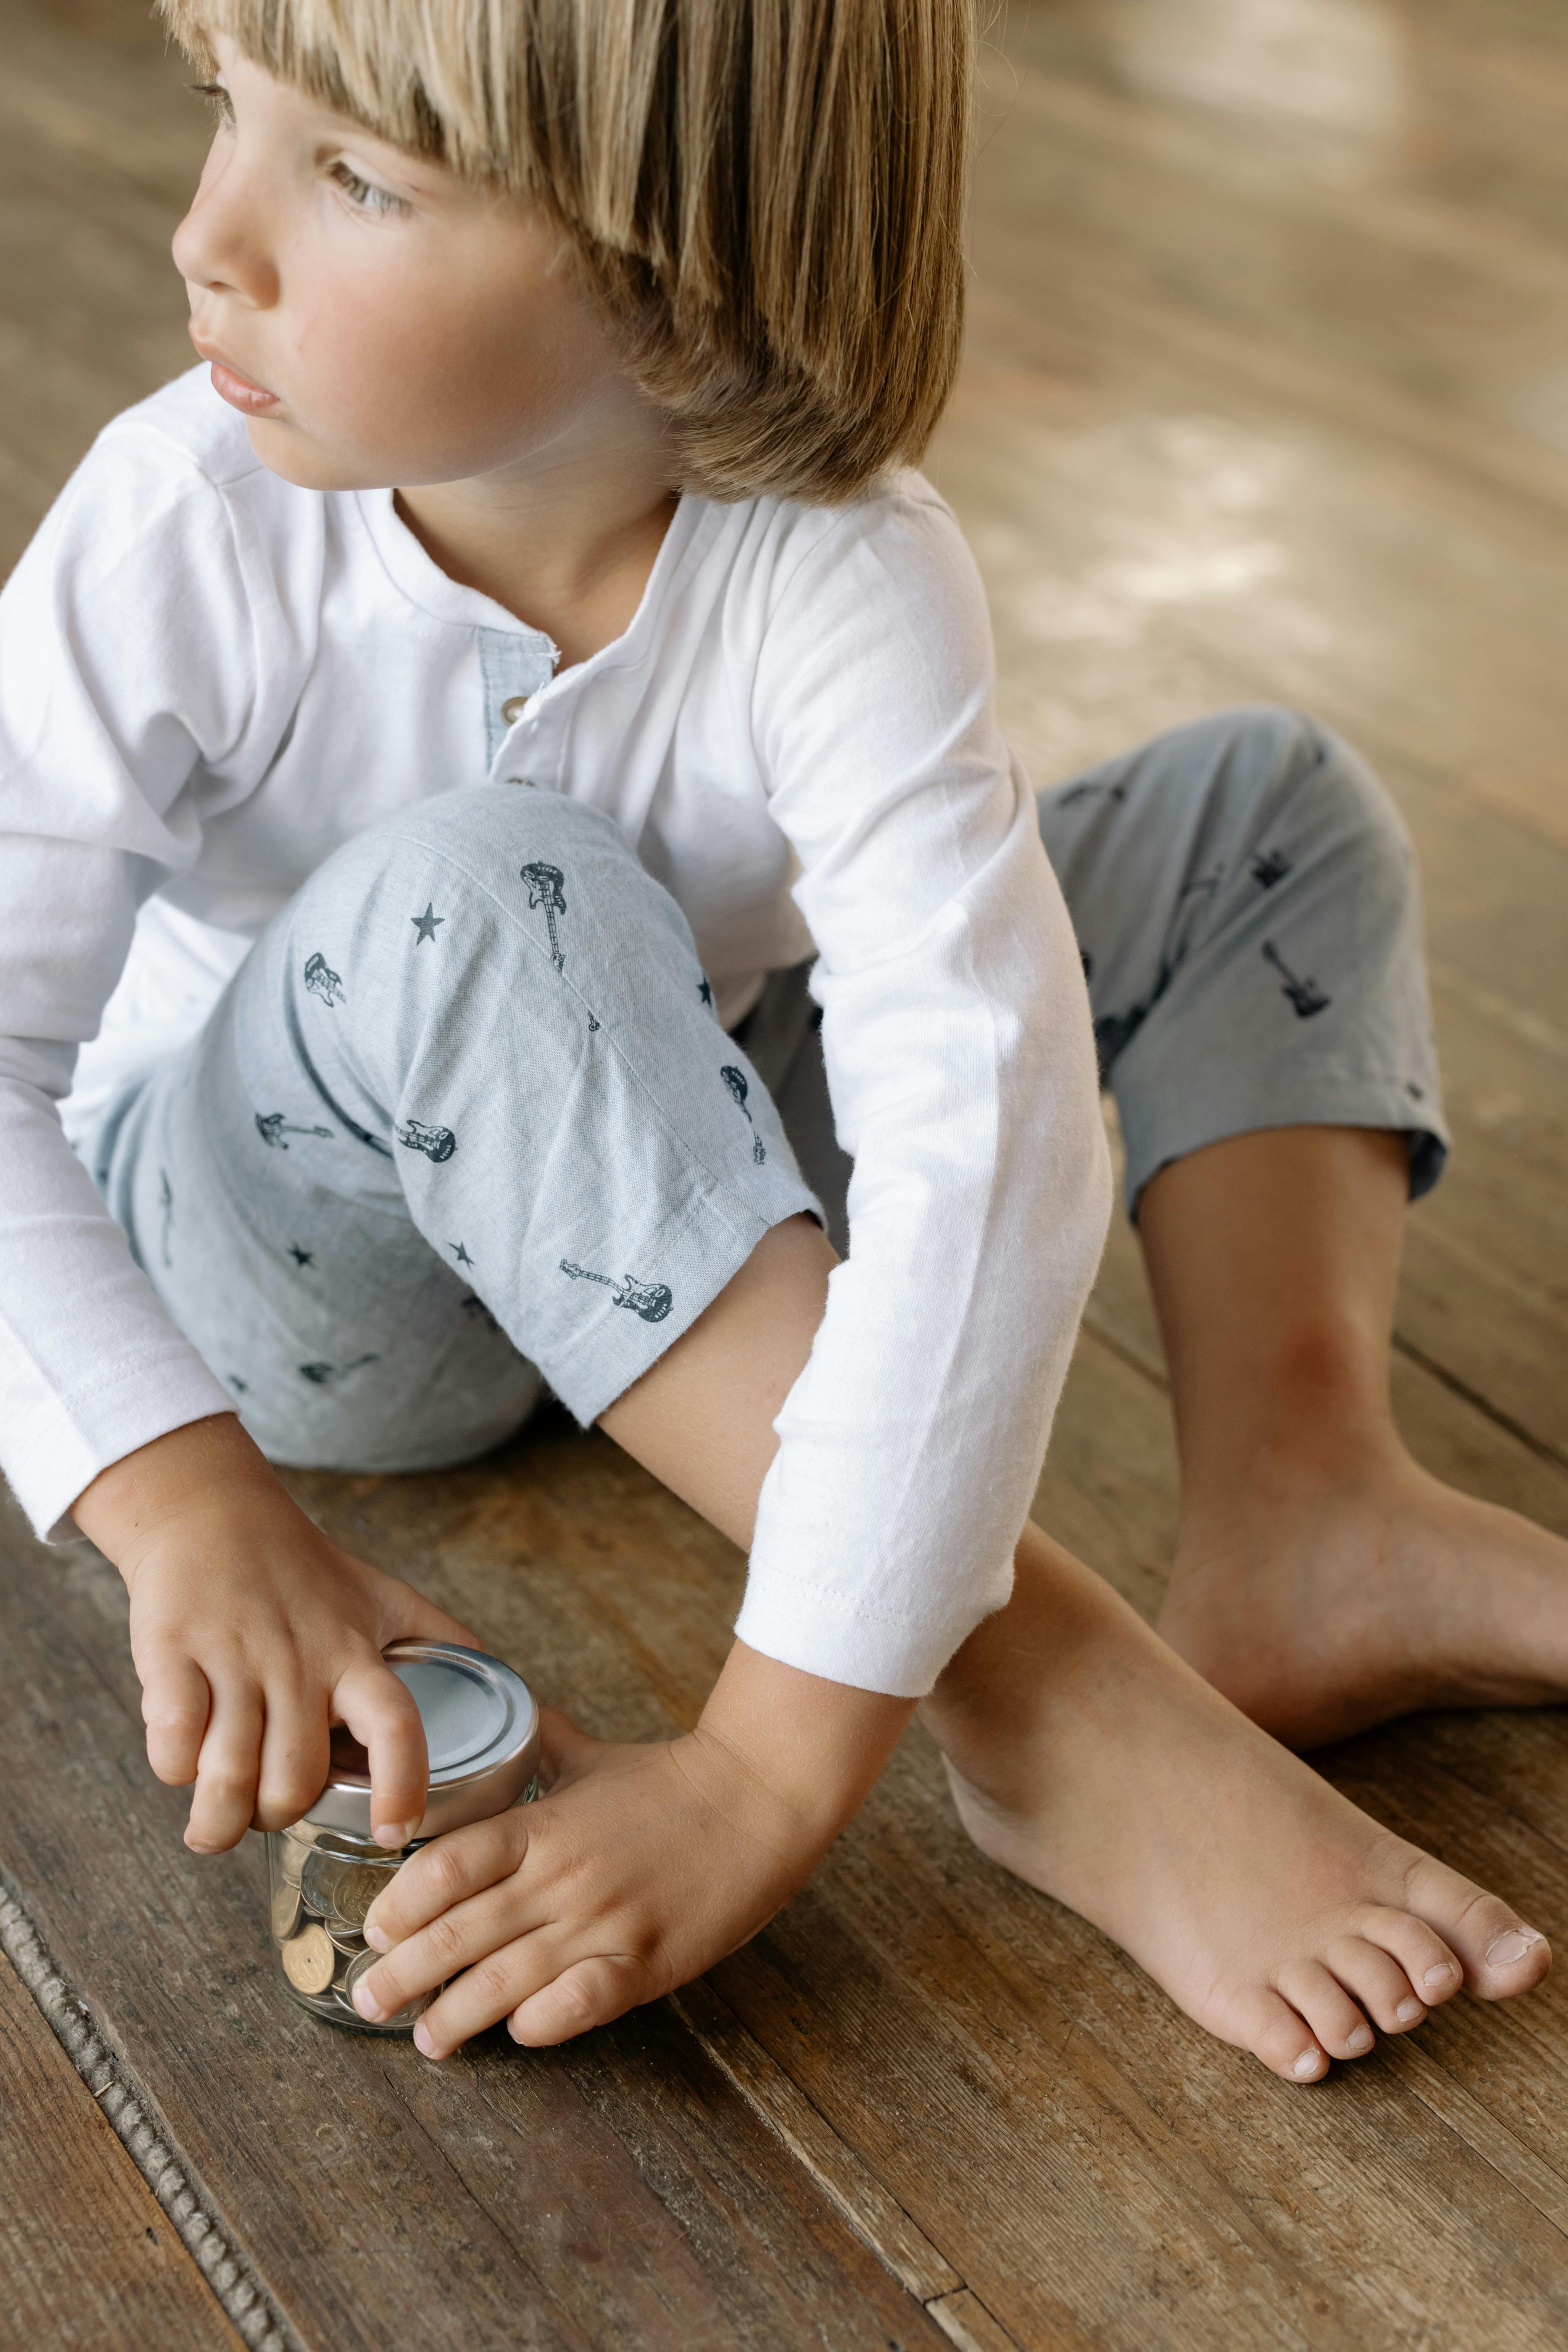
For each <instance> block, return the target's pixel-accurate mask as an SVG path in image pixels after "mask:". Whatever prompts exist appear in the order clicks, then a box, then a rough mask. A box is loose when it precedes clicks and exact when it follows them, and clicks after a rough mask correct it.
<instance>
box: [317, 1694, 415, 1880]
mask: <svg viewBox="0 0 1568 2352" xmlns="http://www.w3.org/2000/svg"><path fill="white" fill-rule="evenodd" d="M332 1711H333V1713H334V1715H336V1716H338V1717H341V1718H342V1721H343V1722H344V1723H346V1724H347V1726H348V1727H349V1729H350V1730H351V1731H352V1732H353V1736H354V1738H356V1739H357V1740H358V1741H359V1743H360V1746H361V1747H362V1748H364V1749H365V1751H366V1753H367V1754H368V1755H369V1758H370V1826H371V1834H372V1836H373V1837H374V1839H375V1841H376V1843H377V1844H378V1845H406V1844H407V1843H408V1841H409V1839H410V1838H411V1837H414V1836H415V1835H416V1833H417V1832H418V1828H419V1824H420V1822H422V1821H423V1820H424V1818H425V1800H426V1794H427V1793H428V1790H429V1786H430V1761H429V1753H428V1750H427V1749H426V1745H425V1727H424V1725H423V1724H422V1723H421V1722H420V1720H419V1709H418V1708H417V1706H416V1705H415V1703H414V1696H413V1693H412V1692H411V1691H410V1690H408V1689H407V1687H406V1686H405V1685H404V1684H403V1683H400V1682H399V1681H398V1679H397V1676H396V1675H395V1674H394V1673H393V1671H392V1668H391V1667H390V1666H389V1665H387V1664H385V1662H384V1660H383V1659H381V1658H379V1657H378V1658H375V1659H374V1661H372V1660H367V1661H366V1662H365V1663H364V1664H362V1665H356V1666H351V1667H350V1668H349V1670H348V1672H347V1673H346V1674H344V1675H342V1677H341V1678H340V1680H339V1682H338V1685H337V1687H336V1689H335V1690H334V1691H333V1693H332Z"/></svg>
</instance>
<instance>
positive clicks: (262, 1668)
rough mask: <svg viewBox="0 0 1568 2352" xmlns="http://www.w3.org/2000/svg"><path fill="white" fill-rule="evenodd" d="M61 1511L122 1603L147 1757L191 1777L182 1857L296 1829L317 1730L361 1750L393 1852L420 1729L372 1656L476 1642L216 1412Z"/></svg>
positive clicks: (418, 1809) (324, 1760)
mask: <svg viewBox="0 0 1568 2352" xmlns="http://www.w3.org/2000/svg"><path fill="white" fill-rule="evenodd" d="M73 1516H74V1517H75V1519H76V1522H77V1525H78V1526H79V1528H81V1530H82V1532H83V1533H84V1534H85V1535H87V1536H89V1537H90V1538H92V1540H93V1542H94V1543H96V1544H97V1545H98V1546H99V1548H100V1550H102V1551H104V1552H106V1553H107V1554H108V1556H109V1558H110V1559H112V1560H113V1561H114V1563H115V1565H116V1567H117V1568H118V1569H119V1570H120V1572H121V1576H122V1577H123V1578H124V1580H125V1584H126V1587H127V1590H128V1591H129V1592H130V1594H131V1654H132V1658H133V1659H134V1661H135V1664H136V1671H137V1673H138V1675H140V1676H141V1678H142V1720H143V1721H144V1722H145V1724H146V1726H147V1759H148V1762H149V1763H150V1764H151V1765H152V1767H153V1771H154V1772H155V1773H156V1774H157V1776H158V1778H159V1780H164V1781H167V1782H169V1783H170V1784H171V1785H172V1786H174V1787H184V1786H186V1785H188V1784H189V1782H191V1781H192V1780H195V1784H196V1786H195V1796H194V1797H193V1799H192V1801H191V1812H190V1820H189V1822H188V1824H187V1826H186V1829H185V1843H186V1844H187V1845H188V1846H190V1847H191V1848H192V1849H193V1851H194V1852H195V1853H220V1852H222V1850H223V1849H224V1848H225V1847H226V1846H232V1845H237V1843H238V1842H239V1840H240V1839H241V1838H242V1837H243V1836H244V1834H245V1832H246V1831H247V1828H255V1829H281V1828H283V1827H284V1826H285V1825H286V1824H287V1823H288V1822H294V1821H298V1820H299V1818H300V1814H301V1813H302V1812H303V1811H305V1809H306V1807H307V1806H309V1805H310V1804H311V1803H313V1802H314V1801H315V1799H316V1798H317V1797H318V1796H320V1794H321V1790H322V1788H323V1787H324V1786H325V1783H326V1779H327V1770H328V1763H329V1744H330V1742H329V1727H330V1726H331V1724H333V1723H343V1724H346V1725H347V1726H348V1727H349V1729H350V1731H351V1732H352V1733H353V1736H354V1738H356V1739H358V1740H359V1741H360V1742H361V1744H362V1745H363V1747H364V1748H367V1749H368V1751H369V1754H370V1769H371V1789H372V1795H371V1820H372V1823H373V1826H374V1834H375V1836H376V1838H377V1839H378V1841H379V1842H380V1843H382V1844H384V1845H403V1844H405V1843H406V1842H407V1840H408V1839H409V1838H410V1837H411V1836H413V1834H414V1832H415V1831H416V1829H417V1827H418V1824H419V1821H420V1818H421V1816H422V1815H423V1813H424V1811H425V1796H426V1782H427V1772H428V1765H427V1759H426V1748H425V1733H424V1728H423V1726H422V1725H421V1723H420V1720H419V1711H418V1709H417V1707H416V1706H415V1704H414V1701H413V1699H412V1697H411V1696H410V1695H409V1693H408V1692H407V1690H406V1689H405V1687H404V1685H403V1684H402V1683H400V1682H399V1681H398V1679H397V1677H396V1675H395V1674H394V1673H393V1671H392V1669H391V1667H390V1666H388V1665H387V1664H386V1662H385V1660H384V1658H383V1656H382V1654H381V1653H382V1651H383V1650H384V1648H385V1646H386V1645H387V1643H390V1642H396V1641H400V1640H403V1639H405V1637H406V1636H408V1635H411V1634H419V1635H424V1636H426V1638H429V1639H434V1640H436V1641H440V1642H461V1643H466V1644H468V1646H470V1647H472V1648H476V1649H477V1648H480V1647H482V1644H481V1643H479V1641H478V1640H477V1638H476V1636H475V1635H474V1634H473V1633H470V1632H469V1631H468V1628H467V1626H464V1625H459V1624H458V1622H457V1620H456V1619H455V1618H452V1617H448V1616H447V1614H446V1613H445V1612H444V1611H442V1610H439V1609H437V1608H435V1607H434V1606H433V1605H432V1604H431V1603H430V1602H429V1601H426V1600H424V1599H422V1598H421V1596H420V1595H419V1594H418V1593H417V1592H416V1591H414V1590H413V1589H412V1587H411V1586H409V1585H406V1584H400V1583H399V1582H397V1580H395V1578H393V1577H390V1576H384V1575H382V1573H381V1571H380V1570H378V1569H374V1568H371V1567H370V1566H368V1565H367V1563H366V1562H365V1561H363V1560H362V1559H354V1558H353V1554H352V1553H349V1552H346V1551H340V1550H339V1549H338V1547H337V1545H336V1544H333V1543H330V1542H329V1541H328V1539H327V1538H326V1537H325V1536H324V1535H322V1533H321V1529H320V1528H318V1527H316V1526H315V1525H314V1524H313V1523H312V1522H311V1521H310V1519H308V1518H307V1517H306V1516H305V1514H304V1512H303V1511H302V1510H300V1507H299V1506H298V1504H296V1503H295V1502H294V1501H293V1500H292V1499H291V1498H290V1496H289V1495H288V1494H287V1493H286V1492H285V1490H284V1488H283V1486H282V1485H281V1483H280V1482H279V1478H278V1477H277V1475H276V1474H275V1473H274V1472H273V1470H272V1469H271V1468H270V1466H269V1465H268V1463H267V1461H266V1460H265V1459H264V1457H263V1456H262V1454H260V1453H259V1452H258V1449H257V1447H256V1446H255V1445H254V1444H252V1443H251V1441H250V1439H249V1438H248V1437H247V1436H246V1434H245V1433H244V1431H243V1430H242V1429H241V1428H240V1426H239V1423H238V1422H237V1420H234V1419H233V1418H231V1417H230V1416H229V1415H227V1414H220V1415H219V1416H217V1418H216V1419H215V1420H212V1421H205V1422H195V1423H190V1424H189V1425H188V1426H187V1427H185V1428H184V1429H176V1430H172V1431H171V1432H170V1433H169V1434H168V1435H167V1436H166V1437H161V1438H158V1439H155V1440H154V1442H153V1444H151V1445H144V1446H142V1448H140V1450H139V1451H138V1452H136V1453H135V1454H127V1455H126V1456H125V1458H124V1460H123V1461H121V1462H117V1463H115V1464H113V1465H111V1467H110V1469H108V1470H106V1471H104V1472H103V1473H102V1474H101V1475H100V1476H99V1477H98V1478H96V1479H94V1481H93V1483H92V1485H91V1486H89V1488H88V1489H87V1491H86V1493H85V1494H83V1495H82V1496H80V1497H79V1500H78V1502H77V1504H76V1506H75V1509H74V1514H73Z"/></svg>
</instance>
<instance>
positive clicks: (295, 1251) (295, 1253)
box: [289, 1242, 316, 1265]
mask: <svg viewBox="0 0 1568 2352" xmlns="http://www.w3.org/2000/svg"><path fill="white" fill-rule="evenodd" d="M289 1256H290V1257H291V1258H292V1259H293V1261H294V1263H295V1265H315V1263H316V1260H315V1255H314V1253H313V1252H312V1251H310V1250H302V1249H301V1248H300V1244H299V1243H298V1242H290V1243H289Z"/></svg>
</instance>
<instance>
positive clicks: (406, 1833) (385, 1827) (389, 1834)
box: [375, 1822, 418, 1845]
mask: <svg viewBox="0 0 1568 2352" xmlns="http://www.w3.org/2000/svg"><path fill="white" fill-rule="evenodd" d="M417 1827H418V1823H417V1822H383V1823H382V1825H381V1827H380V1828H379V1829H378V1830H377V1831H376V1832H375V1842H376V1843H377V1845H406V1844H407V1843H408V1841H409V1839H410V1838H411V1837H412V1836H413V1835H414V1832H415V1831H416V1828H417Z"/></svg>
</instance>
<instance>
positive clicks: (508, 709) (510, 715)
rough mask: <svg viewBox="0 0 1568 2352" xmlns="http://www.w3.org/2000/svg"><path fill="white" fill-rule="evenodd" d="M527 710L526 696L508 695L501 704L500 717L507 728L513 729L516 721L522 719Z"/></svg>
mask: <svg viewBox="0 0 1568 2352" xmlns="http://www.w3.org/2000/svg"><path fill="white" fill-rule="evenodd" d="M526 709H528V697H527V695H526V694H509V695H508V697H507V698H506V700H505V701H504V702H503V703H502V704H501V707H500V715H501V717H502V718H503V719H505V720H506V723H507V725H508V726H509V727H515V726H516V725H517V722H518V720H519V719H521V717H522V714H523V712H524V711H525V710H526Z"/></svg>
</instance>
